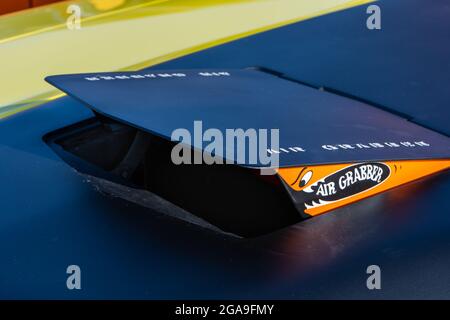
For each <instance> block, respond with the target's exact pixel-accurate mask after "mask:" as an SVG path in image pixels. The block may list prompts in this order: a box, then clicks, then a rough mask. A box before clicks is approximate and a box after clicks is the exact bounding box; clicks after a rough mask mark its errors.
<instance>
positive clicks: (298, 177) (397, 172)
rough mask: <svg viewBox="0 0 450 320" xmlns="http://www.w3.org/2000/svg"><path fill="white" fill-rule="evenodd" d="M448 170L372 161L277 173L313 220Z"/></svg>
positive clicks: (445, 164) (439, 164)
mask: <svg viewBox="0 0 450 320" xmlns="http://www.w3.org/2000/svg"><path fill="white" fill-rule="evenodd" d="M448 168H450V159H444V160H405V161H379V162H376V161H373V162H362V163H345V164H331V165H318V166H310V167H308V166H304V167H290V168H281V169H278V175H279V176H280V177H281V179H282V180H283V181H284V182H285V184H286V185H287V187H288V190H289V191H290V193H291V195H292V196H293V197H294V198H295V200H296V203H297V204H298V203H300V204H301V203H303V205H304V212H305V213H307V214H309V215H312V216H315V215H319V214H321V213H324V212H326V211H329V210H332V209H335V208H338V207H341V206H344V205H347V204H350V203H352V202H355V201H358V200H361V199H364V198H367V197H370V196H373V195H375V194H378V193H380V192H383V191H386V190H389V189H392V188H394V187H397V186H400V185H402V184H405V183H407V182H410V181H413V180H417V179H419V178H422V177H425V176H428V175H431V174H433V173H436V172H439V171H443V170H446V169H448Z"/></svg>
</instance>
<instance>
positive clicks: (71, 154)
mask: <svg viewBox="0 0 450 320" xmlns="http://www.w3.org/2000/svg"><path fill="white" fill-rule="evenodd" d="M44 139H45V141H46V142H47V143H48V144H49V146H51V147H52V149H53V150H54V151H55V152H56V153H57V154H58V155H59V156H60V157H61V158H62V159H64V160H65V161H66V162H67V163H68V164H69V165H70V166H72V167H73V168H74V169H76V170H77V171H79V172H81V173H85V174H89V175H92V176H96V177H100V178H103V179H107V180H109V181H113V182H115V183H119V184H122V185H126V186H130V187H132V188H136V189H143V190H148V191H150V192H153V193H155V194H157V195H159V196H160V197H162V198H164V199H166V200H167V201H169V202H171V203H173V204H175V205H177V206H179V207H181V208H182V209H184V210H186V211H188V212H190V213H192V214H194V215H196V216H198V217H200V218H202V219H204V220H206V221H207V222H209V223H211V224H212V225H214V226H217V227H218V228H219V229H221V230H223V231H225V232H229V233H233V234H236V235H239V236H243V237H254V236H259V235H262V234H265V233H269V232H271V231H274V230H276V229H279V228H282V227H285V226H288V225H291V224H293V223H296V222H298V221H300V220H302V219H303V218H304V217H302V216H301V215H300V213H299V212H298V211H297V210H296V209H295V207H294V204H293V203H292V200H291V199H290V197H289V195H288V194H287V193H286V192H285V189H284V186H283V185H282V183H281V181H280V180H279V178H278V176H276V175H273V176H261V175H260V172H259V170H257V169H251V168H245V167H241V166H238V165H234V164H212V165H208V164H180V165H176V164H174V163H173V162H172V160H171V151H172V148H173V146H174V145H175V142H172V141H168V140H166V139H163V138H161V137H158V136H156V135H152V134H149V133H147V132H143V131H140V130H137V129H135V128H134V127H130V126H127V125H124V124H121V123H119V122H116V121H113V120H111V119H109V118H105V117H102V116H98V115H97V116H96V117H95V118H92V119H90V120H87V121H83V122H81V123H78V124H75V125H72V126H69V127H66V128H63V129H60V130H58V131H55V132H53V133H50V134H48V135H46V136H45V138H44ZM191 151H192V152H191V155H192V157H193V156H194V153H195V152H197V151H194V150H192V149H191Z"/></svg>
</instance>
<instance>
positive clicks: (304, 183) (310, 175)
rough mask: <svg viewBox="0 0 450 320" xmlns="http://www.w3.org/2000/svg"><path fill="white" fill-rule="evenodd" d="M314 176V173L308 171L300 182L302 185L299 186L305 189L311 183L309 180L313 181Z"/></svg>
mask: <svg viewBox="0 0 450 320" xmlns="http://www.w3.org/2000/svg"><path fill="white" fill-rule="evenodd" d="M312 175H313V173H312V171H308V172H307V173H305V175H304V176H303V178H302V180H300V183H299V184H298V186H299V187H304V186H305V185H306V184H307V183H308V182H309V180H311V178H312Z"/></svg>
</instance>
